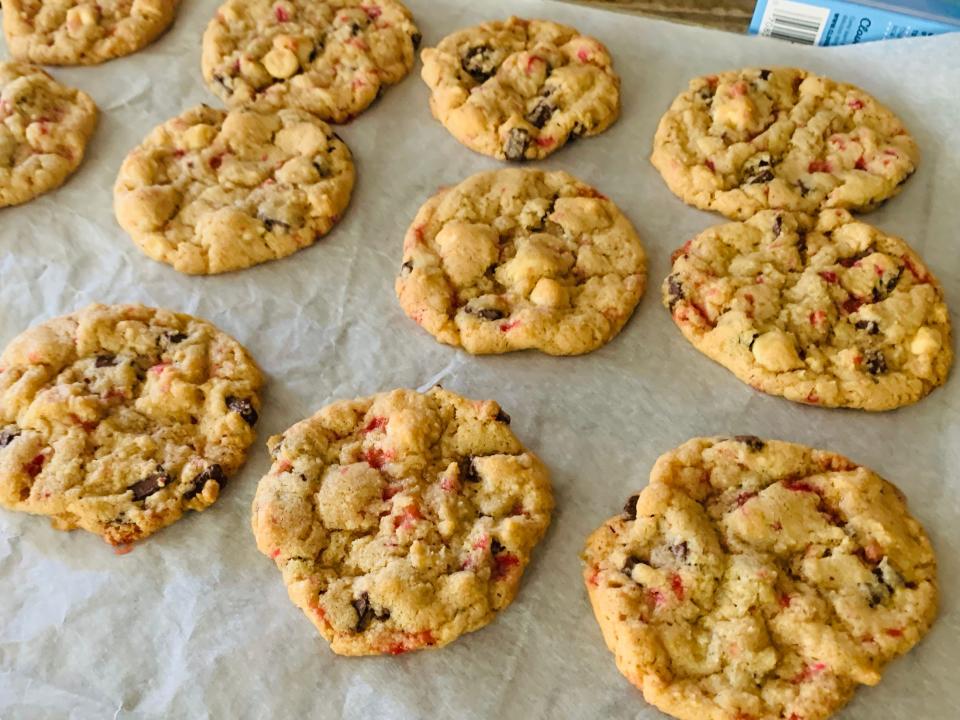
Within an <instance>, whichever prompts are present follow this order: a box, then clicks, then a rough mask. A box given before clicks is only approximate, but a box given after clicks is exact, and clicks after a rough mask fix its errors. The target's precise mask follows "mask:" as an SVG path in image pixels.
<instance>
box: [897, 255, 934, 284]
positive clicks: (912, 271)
mask: <svg viewBox="0 0 960 720" xmlns="http://www.w3.org/2000/svg"><path fill="white" fill-rule="evenodd" d="M901 260H903V264H904V267H906V268H907V270H909V271H910V274H911V275H913V276H914V277H915V278H916V279H917V282H918V283H921V284H922V283H927V282H930V278H928V277H927V274H926V273H922V272H920V271H919V270H917V268H916V266H915V265H914V264H913V263H912V262H910V258H908V257H906V256H904V257H902V258H901Z"/></svg>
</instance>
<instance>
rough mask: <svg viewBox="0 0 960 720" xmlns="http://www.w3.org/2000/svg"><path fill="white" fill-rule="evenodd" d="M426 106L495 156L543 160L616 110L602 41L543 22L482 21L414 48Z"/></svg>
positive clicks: (602, 126) (602, 124)
mask: <svg viewBox="0 0 960 720" xmlns="http://www.w3.org/2000/svg"><path fill="white" fill-rule="evenodd" d="M421 56H422V59H423V71H422V76H423V80H424V82H426V83H427V85H428V86H429V87H430V93H431V94H430V109H431V110H432V111H433V115H434V117H436V118H437V120H439V121H440V122H441V123H443V125H444V127H446V128H447V130H449V131H450V132H451V133H452V134H453V136H454V137H455V138H457V140H459V141H460V142H461V143H463V144H464V145H466V146H467V147H468V148H470V149H471V150H475V151H476V152H479V153H483V154H484V155H490V156H492V157H495V158H499V159H501V160H534V159H538V158H543V157H546V156H547V155H549V154H550V153H552V152H553V151H554V150H557V149H558V148H561V147H563V146H564V145H565V144H567V143H568V142H570V141H572V140H574V139H576V138H579V137H587V136H590V135H597V134H599V133H601V132H603V131H604V130H606V129H607V128H608V127H610V126H611V125H612V124H613V123H614V121H615V120H616V119H617V116H618V115H619V114H620V78H619V76H618V75H617V74H616V73H615V72H614V71H613V60H612V59H611V58H610V54H609V53H608V52H607V49H606V48H605V47H604V46H603V44H602V43H601V42H600V41H599V40H596V39H595V38H592V37H587V36H585V35H581V34H580V33H579V32H577V31H576V30H575V29H574V28H572V27H568V26H566V25H559V24H557V23H554V22H548V21H546V20H521V19H520V18H516V17H511V18H509V19H507V20H505V21H496V22H487V23H483V24H482V25H478V26H476V27H471V28H466V29H464V30H459V31H457V32H455V33H453V34H452V35H448V36H447V37H445V38H444V39H443V40H441V41H440V43H439V44H438V45H437V47H435V48H427V49H425V50H424V51H423V53H422V54H421Z"/></svg>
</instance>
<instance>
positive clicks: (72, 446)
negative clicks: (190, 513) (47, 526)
mask: <svg viewBox="0 0 960 720" xmlns="http://www.w3.org/2000/svg"><path fill="white" fill-rule="evenodd" d="M261 384H262V379H261V375H260V371H259V370H258V369H257V366H256V364H255V363H254V361H253V360H252V359H251V358H250V356H249V355H248V354H247V351H246V350H244V348H243V347H242V346H241V345H240V344H239V343H238V342H237V341H236V340H234V339H233V338H231V337H229V336H228V335H226V334H225V333H223V332H221V331H220V330H218V329H217V328H215V327H214V326H213V325H211V324H210V323H208V322H205V321H203V320H198V319H197V318H194V317H190V316H189V315H183V314H180V313H174V312H170V311H168V310H158V309H156V308H149V307H144V306H143V305H91V306H89V307H87V308H84V309H83V310H79V311H77V312H75V313H73V314H71V315H65V316H63V317H59V318H55V319H53V320H48V321H47V322H44V323H42V324H40V325H36V326H34V327H32V328H30V329H29V330H27V331H25V332H24V333H22V334H21V335H19V336H18V337H17V338H15V339H14V340H13V341H12V342H11V343H10V345H8V346H7V349H6V350H5V351H4V353H3V355H2V356H0V505H3V506H4V507H6V508H9V509H11V510H18V511H21V512H28V513H36V514H39V515H47V516H49V517H50V518H51V520H52V523H53V525H54V527H56V528H58V529H60V530H72V529H74V528H82V529H84V530H87V531H89V532H92V533H96V534H98V535H100V536H102V537H103V538H104V539H105V540H106V541H107V542H109V543H112V544H114V545H124V544H128V543H132V542H134V541H137V540H140V539H142V538H145V537H147V536H148V535H150V534H152V533H154V532H156V531H157V530H160V529H161V528H163V527H166V526H167V525H169V524H171V523H172V522H174V521H176V520H178V519H179V518H180V517H181V516H182V515H183V513H184V512H185V511H187V510H204V509H205V508H207V507H209V506H210V505H212V504H213V503H214V502H215V501H216V500H217V498H218V497H219V495H220V492H221V490H222V489H223V487H224V486H225V485H226V483H227V480H228V479H229V478H230V476H231V475H233V474H234V473H235V472H236V471H237V470H238V469H239V468H240V466H241V465H243V462H244V459H245V457H246V451H247V448H248V447H249V446H250V444H251V443H252V442H253V440H254V437H255V432H254V425H255V423H256V422H257V414H258V410H259V408H260V400H259V399H258V392H259V390H260V386H261Z"/></svg>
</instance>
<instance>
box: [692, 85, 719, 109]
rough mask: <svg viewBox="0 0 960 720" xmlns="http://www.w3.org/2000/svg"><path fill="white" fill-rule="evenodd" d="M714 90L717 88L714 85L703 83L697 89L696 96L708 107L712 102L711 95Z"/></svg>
mask: <svg viewBox="0 0 960 720" xmlns="http://www.w3.org/2000/svg"><path fill="white" fill-rule="evenodd" d="M716 92H717V89H716V88H715V87H711V86H710V85H704V86H703V87H702V88H700V89H699V90H698V91H697V97H698V98H700V99H701V100H702V101H703V103H704V104H705V105H706V106H707V107H710V106H711V105H712V104H713V96H714V95H715V94H716Z"/></svg>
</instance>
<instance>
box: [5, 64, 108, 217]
mask: <svg viewBox="0 0 960 720" xmlns="http://www.w3.org/2000/svg"><path fill="white" fill-rule="evenodd" d="M96 124H97V106H96V105H94V103H93V99H92V98H91V97H90V96H89V95H87V94H86V93H85V92H81V91H80V90H74V89H73V88H68V87H66V86H64V85H61V84H60V83H58V82H57V81H56V80H54V79H53V78H52V77H50V76H49V75H48V74H47V73H45V72H44V71H43V70H41V69H40V68H38V67H35V66H33V65H26V64H23V63H14V62H0V207H6V206H8V205H19V204H20V203H24V202H27V200H31V199H33V198H35V197H36V196H37V195H40V194H42V193H45V192H47V191H48V190H53V189H54V188H57V187H60V185H62V184H63V182H64V180H66V179H67V177H68V176H69V175H70V174H71V173H73V171H74V170H76V169H77V166H79V165H80V162H81V161H82V160H83V153H84V150H85V149H86V146H87V140H89V139H90V136H91V135H92V134H93V129H94V127H95V126H96Z"/></svg>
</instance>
